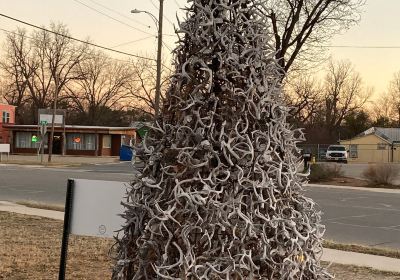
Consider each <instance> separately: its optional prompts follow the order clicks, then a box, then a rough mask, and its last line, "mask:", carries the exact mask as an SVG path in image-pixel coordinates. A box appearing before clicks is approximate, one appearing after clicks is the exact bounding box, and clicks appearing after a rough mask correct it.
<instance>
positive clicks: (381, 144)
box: [378, 143, 386, 150]
mask: <svg viewBox="0 0 400 280" xmlns="http://www.w3.org/2000/svg"><path fill="white" fill-rule="evenodd" d="M378 150H386V143H378Z"/></svg>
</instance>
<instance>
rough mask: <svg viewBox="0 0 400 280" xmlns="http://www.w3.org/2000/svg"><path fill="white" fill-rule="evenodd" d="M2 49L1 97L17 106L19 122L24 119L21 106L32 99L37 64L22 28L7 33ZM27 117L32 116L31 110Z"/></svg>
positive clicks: (0, 66)
mask: <svg viewBox="0 0 400 280" xmlns="http://www.w3.org/2000/svg"><path fill="white" fill-rule="evenodd" d="M3 49H4V53H3V56H2V58H1V60H0V68H1V74H2V77H3V79H2V92H3V97H4V99H5V100H6V101H7V102H8V103H9V104H11V105H14V106H16V107H17V109H16V118H17V122H20V121H21V120H22V119H26V116H25V112H26V111H25V112H24V110H22V109H21V108H22V107H26V105H25V103H30V102H29V101H32V98H31V96H30V94H29V93H30V92H34V91H35V88H34V87H33V85H32V81H33V80H34V73H35V71H36V70H37V67H38V66H37V63H36V62H35V57H33V55H32V52H33V51H32V46H31V42H30V39H29V38H28V36H27V34H26V30H24V29H17V30H16V31H15V32H13V33H9V34H7V37H6V39H5V43H4V47H3ZM28 106H29V105H28ZM23 112H24V113H23ZM29 117H30V118H34V116H33V115H32V112H31V111H29ZM32 121H33V120H32Z"/></svg>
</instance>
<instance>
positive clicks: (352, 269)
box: [325, 264, 400, 280]
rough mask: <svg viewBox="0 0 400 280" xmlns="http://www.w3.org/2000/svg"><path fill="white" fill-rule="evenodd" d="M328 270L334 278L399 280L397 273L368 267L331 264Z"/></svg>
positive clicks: (399, 276)
mask: <svg viewBox="0 0 400 280" xmlns="http://www.w3.org/2000/svg"><path fill="white" fill-rule="evenodd" d="M325 265H327V264H325ZM328 270H329V273H331V274H333V275H334V276H335V280H400V274H399V273H392V272H385V271H378V270H374V269H371V268H368V267H359V266H353V265H341V264H333V265H331V266H330V267H329V269H328Z"/></svg>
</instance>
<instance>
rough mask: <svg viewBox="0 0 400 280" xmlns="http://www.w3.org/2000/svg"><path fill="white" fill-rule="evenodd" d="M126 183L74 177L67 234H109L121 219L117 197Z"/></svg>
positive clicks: (115, 229) (121, 193)
mask: <svg viewBox="0 0 400 280" xmlns="http://www.w3.org/2000/svg"><path fill="white" fill-rule="evenodd" d="M127 187H128V183H123V182H112V181H97V180H84V179H74V187H73V195H72V210H71V218H70V219H71V220H70V222H71V227H70V228H71V230H70V233H71V234H76V235H85V236H96V237H108V238H113V236H115V235H116V232H115V231H117V230H120V229H121V228H122V225H124V224H125V220H124V219H122V218H121V217H120V216H119V215H121V214H122V213H123V211H124V207H123V206H122V205H121V201H123V200H124V197H125V196H126V189H127Z"/></svg>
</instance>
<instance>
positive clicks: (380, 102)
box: [368, 92, 399, 123]
mask: <svg viewBox="0 0 400 280" xmlns="http://www.w3.org/2000/svg"><path fill="white" fill-rule="evenodd" d="M393 101H395V102H393ZM398 104H399V103H397V102H396V99H394V97H393V96H391V94H390V93H388V92H383V93H381V94H380V95H379V97H378V98H377V99H375V100H374V102H369V105H370V106H368V112H369V114H370V115H371V116H372V119H373V120H375V121H376V122H378V123H382V121H384V122H385V123H389V122H392V121H393V120H395V119H396V120H397V121H398V109H397V108H398V106H396V105H398ZM394 109H397V110H394ZM394 111H395V112H394ZM393 113H395V114H393ZM396 116H397V118H396Z"/></svg>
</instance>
